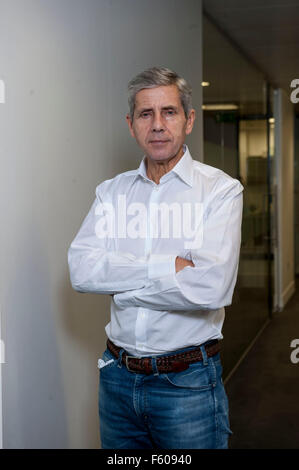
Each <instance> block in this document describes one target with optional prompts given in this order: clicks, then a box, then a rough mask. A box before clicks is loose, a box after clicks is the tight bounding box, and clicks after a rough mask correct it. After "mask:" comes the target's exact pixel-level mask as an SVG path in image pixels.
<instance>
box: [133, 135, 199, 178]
mask: <svg viewBox="0 0 299 470" xmlns="http://www.w3.org/2000/svg"><path fill="white" fill-rule="evenodd" d="M183 149H184V155H183V156H182V157H181V158H180V160H179V161H178V162H177V164H176V165H175V166H174V167H173V168H172V170H170V171H169V172H168V173H166V174H169V173H171V172H174V173H176V174H177V175H178V176H179V177H180V178H181V179H182V180H183V181H184V182H185V183H186V184H188V185H189V186H191V187H192V182H193V159H192V157H191V154H190V152H189V149H188V147H187V145H185V144H184V145H183ZM145 158H146V156H145V155H144V157H143V159H142V160H141V163H140V165H139V167H138V168H137V170H136V175H135V176H134V178H133V180H132V184H133V183H134V182H135V180H136V178H137V177H138V176H142V177H143V178H146V179H149V178H148V176H147V174H146V165H145ZM162 178H163V176H162Z"/></svg>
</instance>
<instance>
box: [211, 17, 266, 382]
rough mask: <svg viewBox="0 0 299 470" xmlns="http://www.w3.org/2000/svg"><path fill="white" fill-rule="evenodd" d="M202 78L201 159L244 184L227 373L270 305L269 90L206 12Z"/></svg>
mask: <svg viewBox="0 0 299 470" xmlns="http://www.w3.org/2000/svg"><path fill="white" fill-rule="evenodd" d="M203 80H204V81H205V82H203V125H204V159H203V161H204V163H206V164H208V165H212V166H214V167H217V168H220V169H222V170H223V171H225V172H226V173H228V174H229V175H231V176H232V177H233V178H237V179H239V180H240V182H241V183H242V184H243V186H244V193H243V198H244V199H243V201H244V205H243V220H242V243H241V252H240V262H239V271H238V278H237V283H236V288H235V292H234V297H233V303H232V305H230V306H228V307H226V308H225V312H226V318H225V322H224V327H223V335H224V340H223V347H222V359H223V375H224V377H227V376H228V375H229V373H230V372H231V371H232V369H233V368H234V366H235V365H236V363H237V362H238V360H239V359H240V357H241V356H242V354H243V353H244V352H245V350H246V349H247V347H248V346H249V345H250V343H251V342H252V341H253V339H254V338H255V337H256V335H257V333H258V332H259V331H260V330H261V328H262V327H263V326H264V325H265V323H266V322H267V321H268V319H269V316H270V315H271V312H272V297H273V285H274V283H273V253H272V252H273V216H274V209H273V201H274V198H273V187H272V185H273V178H272V172H271V170H272V167H273V166H272V160H273V155H274V122H273V118H272V111H271V107H272V94H273V90H272V89H271V88H270V87H269V85H268V84H267V82H266V80H265V78H264V76H263V75H262V74H261V72H259V71H258V70H257V69H256V68H255V66H254V65H252V64H251V63H250V62H249V61H248V60H247V58H245V57H244V56H243V55H242V54H241V53H240V52H239V50H237V48H236V47H234V44H232V43H231V41H230V40H229V39H227V38H226V37H225V36H224V35H223V33H222V32H220V31H219V30H218V29H217V27H215V25H214V24H212V23H211V21H210V20H209V19H207V18H206V17H204V18H203Z"/></svg>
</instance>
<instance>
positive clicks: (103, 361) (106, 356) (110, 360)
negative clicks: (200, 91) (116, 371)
mask: <svg viewBox="0 0 299 470" xmlns="http://www.w3.org/2000/svg"><path fill="white" fill-rule="evenodd" d="M116 362H117V360H116V358H115V357H114V356H113V354H111V352H110V351H109V349H108V348H107V349H106V350H105V351H104V352H103V354H102V357H101V358H100V359H99V360H98V368H99V369H100V372H102V371H103V370H107V369H110V368H112V367H113V366H114V365H115V364H116Z"/></svg>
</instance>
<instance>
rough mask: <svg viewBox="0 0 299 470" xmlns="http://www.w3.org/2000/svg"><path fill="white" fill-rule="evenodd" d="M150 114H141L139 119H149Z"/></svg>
mask: <svg viewBox="0 0 299 470" xmlns="http://www.w3.org/2000/svg"><path fill="white" fill-rule="evenodd" d="M149 115H150V113H141V117H143V118H147V117H149Z"/></svg>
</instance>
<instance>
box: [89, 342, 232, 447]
mask: <svg viewBox="0 0 299 470" xmlns="http://www.w3.org/2000/svg"><path fill="white" fill-rule="evenodd" d="M190 349H192V347H189V348H184V349H180V350H177V351H176V352H182V351H187V350H190ZM201 351H202V353H203V360H202V361H199V362H196V363H194V364H190V365H189V368H188V369H186V370H184V371H181V372H170V373H167V374H165V373H157V372H156V375H155V374H151V375H145V374H140V373H135V372H131V371H129V370H128V369H127V368H126V366H125V365H123V364H122V363H121V362H120V357H119V358H118V359H116V358H115V357H114V356H113V354H111V353H110V351H109V350H108V349H106V350H105V351H104V353H103V355H102V359H103V360H104V361H105V362H107V361H109V360H111V359H114V360H113V361H112V362H110V363H109V364H108V365H106V366H104V367H103V368H101V369H100V371H99V374H100V380H99V397H98V398H99V418H100V434H101V443H102V449H226V448H227V447H228V437H229V435H230V434H231V430H230V428H229V417H228V400H227V395H226V393H225V390H224V386H223V382H222V378H221V374H222V366H221V360H220V354H219V353H218V354H216V355H215V356H213V357H210V358H208V357H207V355H206V351H205V348H204V346H201ZM173 353H174V352H172V353H171V354H173ZM120 354H121V351H120ZM169 354H170V353H169ZM161 356H162V354H161ZM153 357H158V356H153Z"/></svg>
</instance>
